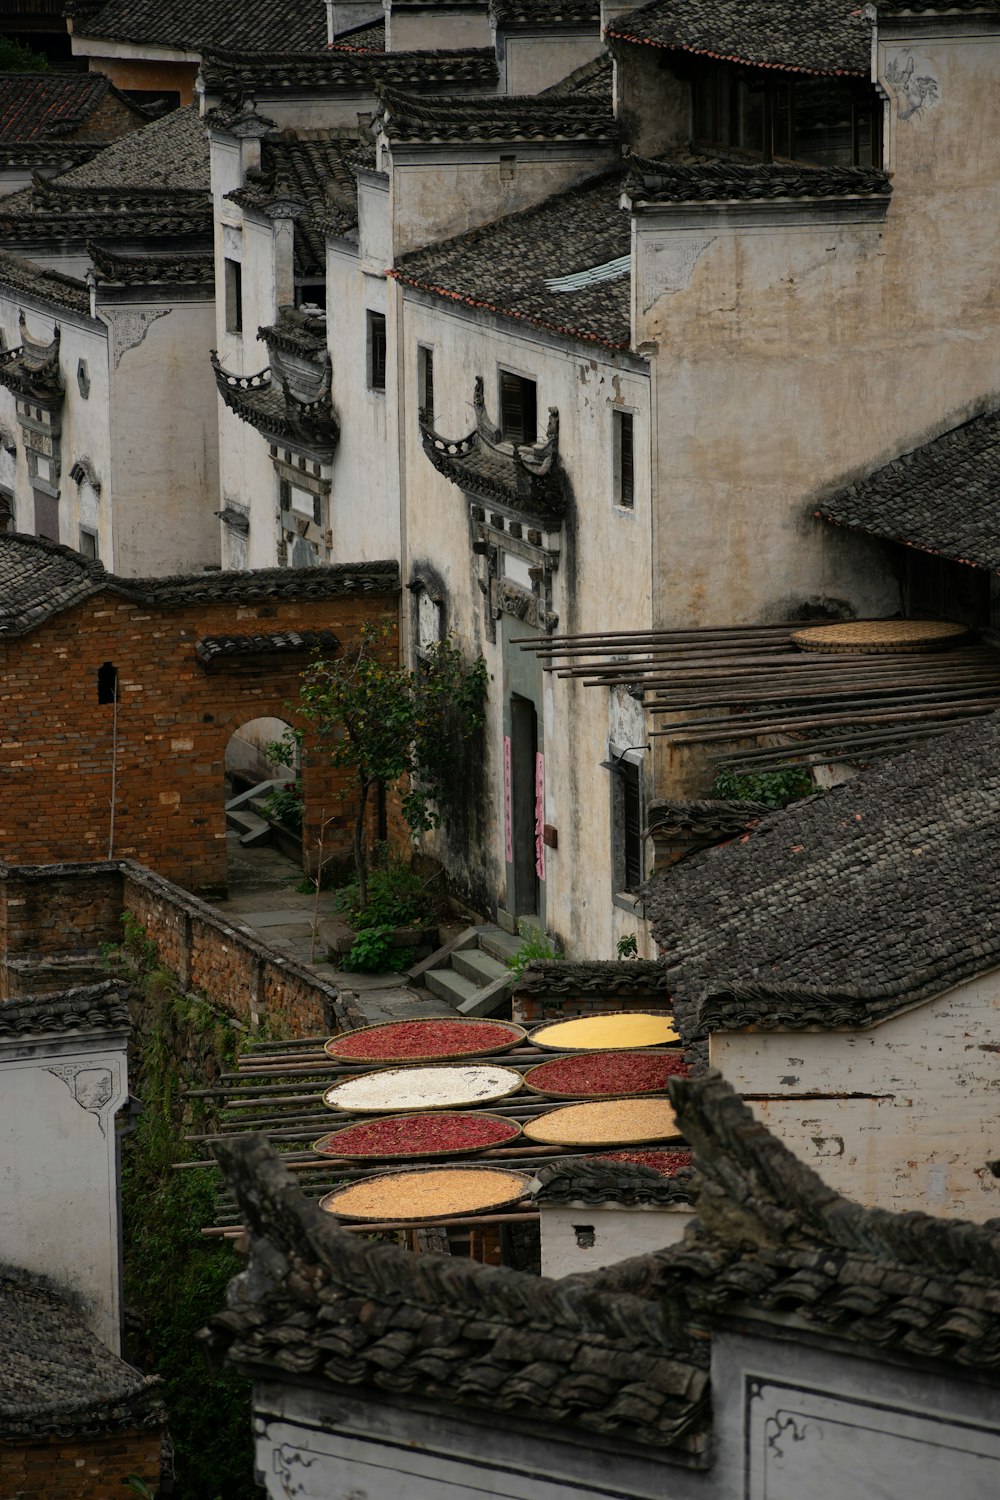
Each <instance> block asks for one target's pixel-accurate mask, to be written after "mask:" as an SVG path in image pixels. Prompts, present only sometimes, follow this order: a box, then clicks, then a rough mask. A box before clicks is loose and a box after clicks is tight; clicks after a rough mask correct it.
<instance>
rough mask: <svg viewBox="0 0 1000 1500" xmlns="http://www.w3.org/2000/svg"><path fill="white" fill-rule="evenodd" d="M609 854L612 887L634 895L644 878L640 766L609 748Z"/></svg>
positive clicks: (625, 893)
mask: <svg viewBox="0 0 1000 1500" xmlns="http://www.w3.org/2000/svg"><path fill="white" fill-rule="evenodd" d="M611 758H612V761H613V763H614V772H613V774H612V777H611V796H612V804H611V807H612V844H613V849H612V854H613V862H614V883H615V891H616V893H619V894H624V895H633V894H634V893H635V892H637V891H638V889H639V887H640V885H641V884H642V880H643V868H642V865H643V859H642V854H643V851H642V842H643V841H642V769H641V767H640V766H639V764H638V762H636V761H631V760H626V759H625V757H624V756H623V755H618V754H616V753H615V752H614V750H613V749H612V752H611Z"/></svg>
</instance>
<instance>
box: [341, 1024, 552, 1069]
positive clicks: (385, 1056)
mask: <svg viewBox="0 0 1000 1500" xmlns="http://www.w3.org/2000/svg"><path fill="white" fill-rule="evenodd" d="M526 1035H527V1033H526V1031H525V1029H524V1027H523V1026H518V1025H516V1024H515V1023H514V1022H513V1021H476V1020H474V1019H472V1018H471V1017H470V1018H465V1017H462V1016H456V1017H454V1018H452V1017H450V1016H442V1017H440V1018H439V1017H437V1016H429V1017H427V1018H425V1019H421V1020H417V1021H382V1022H379V1023H378V1024H377V1025H374V1026H358V1027H356V1028H355V1029H354V1030H353V1031H342V1032H340V1034H339V1035H338V1036H334V1037H331V1038H330V1040H329V1041H328V1042H327V1043H326V1044H325V1049H324V1050H325V1051H326V1052H328V1053H329V1055H330V1056H331V1057H334V1058H336V1059H337V1061H338V1062H345V1063H408V1062H451V1061H453V1060H454V1059H455V1058H458V1057H489V1056H492V1055H495V1054H496V1053H498V1052H506V1051H508V1050H509V1048H511V1047H516V1046H517V1045H518V1043H519V1042H523V1041H524V1038H525V1036H526Z"/></svg>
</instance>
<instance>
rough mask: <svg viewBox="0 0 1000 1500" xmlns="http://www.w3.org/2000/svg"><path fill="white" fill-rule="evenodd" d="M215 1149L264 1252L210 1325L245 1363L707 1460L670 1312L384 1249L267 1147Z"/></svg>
mask: <svg viewBox="0 0 1000 1500" xmlns="http://www.w3.org/2000/svg"><path fill="white" fill-rule="evenodd" d="M214 1149H215V1151H216V1154H217V1155H218V1157H219V1160H220V1162H221V1164H222V1167H223V1170H224V1172H225V1174H226V1177H227V1179H228V1181H229V1184H230V1186H231V1187H232V1189H233V1191H234V1192H235V1195H236V1199H237V1202H238V1205H239V1209H240V1212H241V1217H242V1222H243V1223H244V1224H245V1225H246V1226H247V1227H248V1230H249V1232H250V1236H251V1243H252V1250H251V1266H252V1271H251V1275H250V1276H249V1277H242V1278H240V1280H239V1281H237V1282H233V1283H231V1285H230V1294H229V1305H228V1308H227V1310H226V1311H225V1312H223V1313H221V1314H220V1315H219V1316H218V1317H216V1318H215V1319H213V1323H212V1329H211V1332H212V1334H213V1335H214V1339H213V1341H214V1343H215V1345H216V1347H217V1348H220V1349H221V1348H225V1349H226V1350H227V1352H228V1356H229V1358H230V1359H231V1360H233V1361H235V1362H236V1363H237V1364H239V1365H241V1366H243V1367H244V1368H247V1369H252V1370H254V1371H260V1372H265V1371H266V1372H268V1375H269V1378H272V1379H273V1378H274V1376H275V1373H276V1371H278V1370H294V1371H295V1373H296V1377H297V1378H299V1379H302V1378H305V1379H310V1378H311V1379H313V1380H315V1381H317V1382H319V1383H321V1384H324V1385H326V1384H329V1385H332V1387H333V1388H334V1389H337V1388H338V1387H352V1386H363V1385H373V1386H377V1387H378V1388H379V1389H380V1390H382V1391H385V1392H386V1393H388V1394H389V1396H390V1397H394V1398H396V1399H402V1400H404V1401H405V1399H406V1396H407V1393H408V1392H411V1391H413V1392H417V1393H419V1395H420V1398H421V1399H422V1400H426V1399H428V1398H430V1399H437V1400H440V1401H445V1402H447V1404H448V1406H449V1407H454V1406H456V1405H457V1406H463V1405H467V1406H471V1407H473V1408H478V1409H479V1410H480V1411H482V1410H484V1409H485V1410H489V1411H498V1412H505V1413H510V1414H511V1415H512V1416H513V1417H515V1418H516V1419H518V1420H520V1421H525V1420H534V1421H536V1422H538V1421H540V1422H543V1423H545V1424H546V1426H547V1427H551V1424H552V1423H555V1422H567V1423H570V1424H572V1425H573V1426H576V1427H579V1428H583V1429H584V1430H585V1431H590V1432H598V1433H602V1434H605V1435H609V1434H614V1435H616V1436H619V1437H621V1438H623V1439H625V1440H626V1441H628V1442H630V1443H637V1444H641V1445H642V1446H643V1447H645V1448H658V1449H663V1448H677V1449H681V1450H686V1451H688V1452H692V1451H694V1452H698V1451H699V1450H700V1449H701V1447H702V1441H701V1432H702V1428H703V1426H704V1423H705V1420H706V1417H707V1400H708V1371H707V1369H705V1368H704V1366H703V1364H702V1363H701V1362H700V1361H701V1357H700V1356H699V1355H696V1354H686V1353H683V1352H681V1351H680V1349H679V1347H678V1346H679V1345H680V1344H682V1343H683V1340H682V1339H678V1337H677V1336H676V1335H675V1333H674V1332H673V1330H672V1327H671V1318H670V1314H669V1312H668V1310H667V1308H666V1307H664V1306H661V1305H659V1304H657V1303H654V1302H651V1301H643V1300H641V1299H639V1298H635V1297H629V1296H617V1295H616V1296H613V1297H602V1296H594V1295H593V1293H592V1292H591V1291H590V1289H589V1287H588V1286H587V1284H586V1280H587V1279H586V1277H580V1278H572V1277H571V1278H567V1279H565V1280H563V1281H552V1280H549V1279H548V1278H546V1277H540V1276H534V1275H532V1274H530V1273H528V1272H525V1271H514V1270H508V1269H504V1270H499V1269H496V1268H494V1267H489V1266H482V1265H479V1264H477V1263H475V1262H473V1261H467V1260H465V1261H463V1260H459V1259H457V1258H454V1257H452V1256H441V1255H432V1254H427V1255H412V1254H410V1253H409V1252H408V1251H406V1250H401V1249H399V1248H398V1247H397V1246H395V1245H377V1244H373V1243H370V1242H368V1241H366V1240H364V1239H363V1238H361V1237H360V1236H356V1235H353V1234H348V1233H347V1232H345V1231H344V1230H343V1229H341V1228H340V1227H339V1225H338V1223H337V1221H336V1219H334V1218H333V1217H332V1216H331V1215H329V1214H325V1213H323V1212H322V1211H321V1210H320V1209H319V1207H318V1206H317V1204H316V1203H315V1202H313V1201H311V1200H308V1199H306V1198H305V1197H303V1195H302V1193H301V1192H300V1190H299V1188H298V1187H297V1186H296V1184H295V1182H294V1181H293V1179H292V1176H291V1174H290V1173H289V1172H288V1170H287V1169H286V1168H285V1167H284V1165H283V1164H282V1162H281V1159H280V1158H279V1157H278V1156H277V1154H276V1153H275V1152H274V1151H273V1150H272V1149H271V1147H270V1146H269V1145H268V1144H267V1142H266V1141H265V1140H264V1139H263V1137H261V1136H247V1137H244V1138H243V1139H242V1140H238V1141H226V1142H219V1143H218V1144H217V1145H216V1146H215V1148H214ZM262 1242H264V1243H266V1245H267V1259H266V1260H265V1257H264V1256H263V1255H262V1254H261V1253H260V1247H261V1245H262ZM293 1263H294V1264H295V1266H296V1267H298V1268H302V1269H304V1268H308V1272H307V1274H306V1275H305V1276H304V1275H302V1274H301V1273H300V1274H299V1275H292V1274H290V1272H291V1268H292V1265H293Z"/></svg>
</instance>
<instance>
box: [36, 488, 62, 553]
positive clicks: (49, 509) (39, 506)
mask: <svg viewBox="0 0 1000 1500" xmlns="http://www.w3.org/2000/svg"><path fill="white" fill-rule="evenodd" d="M31 493H32V497H33V499H34V502H35V535H36V536H38V537H43V538H44V539H45V540H46V541H48V542H58V540H59V501H58V499H57V498H56V496H55V495H46V494H45V492H44V491H43V490H32V492H31Z"/></svg>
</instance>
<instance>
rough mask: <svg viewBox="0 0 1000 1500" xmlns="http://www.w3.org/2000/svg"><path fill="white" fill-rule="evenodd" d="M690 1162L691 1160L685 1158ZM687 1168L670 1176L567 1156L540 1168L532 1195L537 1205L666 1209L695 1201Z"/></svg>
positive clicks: (597, 1159)
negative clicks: (609, 1205)
mask: <svg viewBox="0 0 1000 1500" xmlns="http://www.w3.org/2000/svg"><path fill="white" fill-rule="evenodd" d="M688 1160H690V1158H688ZM693 1175H694V1174H693V1173H692V1171H691V1168H690V1166H685V1167H683V1168H682V1169H681V1170H680V1171H679V1172H675V1173H674V1174H673V1175H670V1176H668V1175H665V1174H664V1173H663V1172H657V1171H654V1170H653V1168H651V1167H644V1166H640V1165H638V1163H636V1162H626V1161H613V1160H608V1159H607V1158H605V1157H600V1156H567V1157H565V1158H564V1159H563V1160H562V1161H555V1162H551V1163H550V1164H549V1165H548V1166H546V1167H542V1168H541V1170H540V1171H539V1173H538V1175H537V1177H536V1178H535V1181H534V1185H533V1187H532V1195H533V1197H534V1198H535V1201H536V1202H537V1203H545V1204H561V1203H590V1204H592V1205H594V1206H595V1207H597V1206H598V1205H600V1204H605V1203H617V1204H620V1205H621V1206H622V1207H623V1208H638V1207H640V1206H644V1205H649V1206H653V1207H657V1208H666V1207H669V1206H670V1205H673V1204H677V1205H678V1206H681V1205H684V1204H689V1203H694V1202H696V1201H697V1190H696V1188H695V1186H694V1184H693V1183H692V1177H693Z"/></svg>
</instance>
